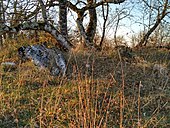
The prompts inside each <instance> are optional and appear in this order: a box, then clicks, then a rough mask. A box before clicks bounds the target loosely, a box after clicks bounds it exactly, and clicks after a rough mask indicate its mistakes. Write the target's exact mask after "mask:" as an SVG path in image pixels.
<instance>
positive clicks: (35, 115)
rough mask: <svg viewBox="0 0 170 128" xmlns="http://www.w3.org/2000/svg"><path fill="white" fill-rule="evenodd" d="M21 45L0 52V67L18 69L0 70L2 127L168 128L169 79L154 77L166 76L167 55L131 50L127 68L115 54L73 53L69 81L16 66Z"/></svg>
mask: <svg viewBox="0 0 170 128" xmlns="http://www.w3.org/2000/svg"><path fill="white" fill-rule="evenodd" d="M19 42H20V43H17V42H15V41H12V42H10V41H9V42H8V43H7V44H5V46H4V47H3V48H2V49H1V51H0V62H6V61H12V62H15V63H17V67H16V68H14V69H12V70H4V67H3V66H2V65H1V67H0V71H1V72H0V127H2V128H10V127H28V128H36V127H37V128H39V127H41V128H46V127H48V128H52V127H59V128H65V127H70V128H74V127H78V128H80V127H91V128H94V127H96V128H97V127H100V128H104V127H107V128H111V127H115V128H117V127H121V126H122V127H134V128H135V127H141V128H142V127H143V128H148V127H161V128H167V127H168V126H170V117H169V115H170V110H169V109H170V108H169V96H170V88H169V85H170V81H169V74H168V75H167V76H164V75H161V74H160V71H159V70H156V71H153V66H154V64H161V65H165V66H166V70H167V71H168V72H169V67H170V63H169V60H168V58H169V54H168V53H169V51H166V50H160V49H143V50H141V51H139V50H135V51H133V52H134V54H135V57H134V59H132V60H130V61H129V62H128V61H126V59H124V58H123V57H122V58H120V57H119V56H118V53H117V51H113V50H109V51H108V53H107V52H105V51H102V52H95V53H90V52H87V51H86V52H85V51H79V52H78V51H76V52H75V53H74V54H72V55H71V58H70V60H69V62H68V63H69V65H68V71H67V77H64V78H62V77H61V78H57V77H52V76H50V75H49V72H48V71H45V70H39V69H38V68H37V67H35V66H34V65H33V64H32V63H31V62H26V63H23V64H20V63H19V61H18V58H17V48H19V47H20V46H22V45H23V44H26V43H27V41H26V40H24V41H23V40H20V41H19ZM22 42H23V43H22ZM122 76H123V77H122ZM122 85H123V88H122Z"/></svg>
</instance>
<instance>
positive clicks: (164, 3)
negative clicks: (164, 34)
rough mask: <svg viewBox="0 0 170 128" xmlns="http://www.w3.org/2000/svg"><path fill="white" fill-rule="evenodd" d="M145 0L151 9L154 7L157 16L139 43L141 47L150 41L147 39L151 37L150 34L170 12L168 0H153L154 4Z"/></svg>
mask: <svg viewBox="0 0 170 128" xmlns="http://www.w3.org/2000/svg"><path fill="white" fill-rule="evenodd" d="M143 2H144V3H145V5H146V6H147V7H149V9H154V11H155V13H156V18H155V23H154V24H153V25H152V26H151V27H150V28H149V29H148V31H147V32H146V34H145V35H144V36H143V38H142V39H141V41H140V43H139V44H138V45H137V46H139V47H141V46H143V45H144V46H146V44H147V43H148V42H147V40H148V38H149V37H150V35H151V34H152V33H153V32H154V31H155V30H156V28H157V27H158V26H159V25H160V23H161V22H162V20H163V19H164V18H165V17H166V16H168V14H169V13H170V10H169V8H170V3H169V1H168V0H155V1H152V2H154V4H153V5H151V4H149V2H148V1H145V0H143Z"/></svg>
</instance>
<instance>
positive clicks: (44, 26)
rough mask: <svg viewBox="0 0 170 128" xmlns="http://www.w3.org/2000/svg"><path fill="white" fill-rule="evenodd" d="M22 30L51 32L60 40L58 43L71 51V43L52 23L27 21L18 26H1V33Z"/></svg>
mask: <svg viewBox="0 0 170 128" xmlns="http://www.w3.org/2000/svg"><path fill="white" fill-rule="evenodd" d="M20 30H43V31H45V32H48V33H50V34H51V35H53V36H54V38H55V39H56V40H57V41H58V43H59V44H60V45H61V46H62V47H63V48H64V49H65V50H67V51H70V50H71V48H72V45H71V43H70V42H69V41H68V40H66V39H65V38H64V37H63V35H62V34H61V33H60V32H59V31H58V30H57V29H56V28H55V27H54V26H53V25H51V24H49V23H47V22H44V23H38V22H25V23H22V24H19V25H17V26H16V27H9V26H7V25H2V26H0V34H3V33H6V32H8V33H9V32H12V33H15V32H18V31H20Z"/></svg>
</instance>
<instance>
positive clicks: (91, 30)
mask: <svg viewBox="0 0 170 128" xmlns="http://www.w3.org/2000/svg"><path fill="white" fill-rule="evenodd" d="M87 2H88V4H89V5H91V4H93V3H95V2H94V0H87ZM88 11H89V17H90V22H89V24H88V27H87V30H86V33H87V36H88V37H89V42H90V43H92V44H93V39H94V37H95V34H96V27H97V14H96V8H90V9H89V10H88Z"/></svg>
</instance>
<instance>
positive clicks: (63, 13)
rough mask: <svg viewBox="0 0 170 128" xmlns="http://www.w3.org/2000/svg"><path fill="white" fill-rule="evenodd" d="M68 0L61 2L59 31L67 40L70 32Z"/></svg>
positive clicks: (61, 0)
mask: <svg viewBox="0 0 170 128" xmlns="http://www.w3.org/2000/svg"><path fill="white" fill-rule="evenodd" d="M66 3H67V0H60V1H59V30H60V32H61V34H62V35H63V36H64V37H65V38H66V39H67V38H68V31H67V6H66Z"/></svg>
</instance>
